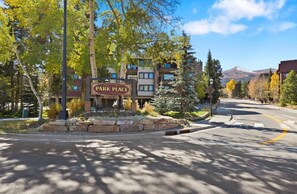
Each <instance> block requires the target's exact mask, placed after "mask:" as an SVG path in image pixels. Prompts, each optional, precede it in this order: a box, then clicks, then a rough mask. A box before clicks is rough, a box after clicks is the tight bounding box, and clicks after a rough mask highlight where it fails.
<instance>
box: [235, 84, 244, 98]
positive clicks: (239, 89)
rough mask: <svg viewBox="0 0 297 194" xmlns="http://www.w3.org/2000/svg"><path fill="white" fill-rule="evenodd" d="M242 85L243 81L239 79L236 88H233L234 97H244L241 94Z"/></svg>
mask: <svg viewBox="0 0 297 194" xmlns="http://www.w3.org/2000/svg"><path fill="white" fill-rule="evenodd" d="M241 87H242V83H241V81H238V82H237V83H236V84H235V88H234V90H233V97H237V98H242V96H241Z"/></svg>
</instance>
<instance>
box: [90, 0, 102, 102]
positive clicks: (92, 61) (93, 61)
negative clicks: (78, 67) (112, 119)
mask: <svg viewBox="0 0 297 194" xmlns="http://www.w3.org/2000/svg"><path fill="white" fill-rule="evenodd" d="M89 9H90V18H89V20H90V21H89V22H90V23H89V29H90V32H89V45H90V48H89V49H90V64H91V73H92V78H98V75H97V66H96V57H95V44H94V39H95V38H94V35H95V27H94V25H95V24H94V17H95V11H94V0H89ZM92 82H93V83H98V80H93V81H92ZM95 101H96V107H97V106H99V107H100V106H101V104H102V103H101V100H100V99H99V97H98V96H96V98H95Z"/></svg>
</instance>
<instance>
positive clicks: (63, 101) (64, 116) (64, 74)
mask: <svg viewBox="0 0 297 194" xmlns="http://www.w3.org/2000/svg"><path fill="white" fill-rule="evenodd" d="M66 27H67V0H64V29H63V35H64V36H63V62H62V99H61V105H62V110H61V112H60V115H59V119H61V120H67V117H68V115H67V110H66V90H67V88H66V77H67V72H66V67H67V61H66V54H67V53H66V47H67V28H66Z"/></svg>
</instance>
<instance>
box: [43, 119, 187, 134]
mask: <svg viewBox="0 0 297 194" xmlns="http://www.w3.org/2000/svg"><path fill="white" fill-rule="evenodd" d="M187 125H189V123H188V122H187V121H186V120H180V119H173V118H171V117H158V118H143V119H133V118H128V119H126V118H118V119H116V118H114V119H112V118H110V119H98V118H92V117H91V118H89V120H87V121H78V120H76V119H70V120H68V121H59V120H58V121H54V122H49V123H47V124H44V125H43V131H52V132H67V131H88V132H93V133H117V132H140V131H158V130H167V129H174V128H180V127H184V126H187Z"/></svg>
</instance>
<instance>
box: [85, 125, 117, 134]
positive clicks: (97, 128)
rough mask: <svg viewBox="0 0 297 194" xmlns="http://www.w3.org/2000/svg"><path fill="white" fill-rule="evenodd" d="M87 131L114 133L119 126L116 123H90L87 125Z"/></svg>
mask: <svg viewBox="0 0 297 194" xmlns="http://www.w3.org/2000/svg"><path fill="white" fill-rule="evenodd" d="M88 131H89V132H93V133H114V132H119V126H117V125H90V126H89V127H88Z"/></svg>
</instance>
